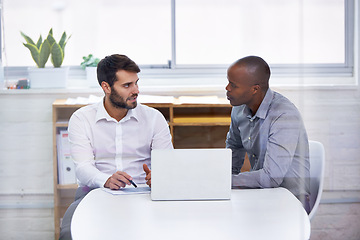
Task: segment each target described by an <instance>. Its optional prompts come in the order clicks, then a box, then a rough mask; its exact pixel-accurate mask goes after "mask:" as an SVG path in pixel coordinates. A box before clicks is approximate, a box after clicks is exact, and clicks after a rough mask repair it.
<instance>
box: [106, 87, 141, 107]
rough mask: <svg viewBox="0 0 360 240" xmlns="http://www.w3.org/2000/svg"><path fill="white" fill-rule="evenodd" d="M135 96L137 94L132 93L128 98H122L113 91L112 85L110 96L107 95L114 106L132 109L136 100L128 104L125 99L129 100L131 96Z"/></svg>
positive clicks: (135, 104)
mask: <svg viewBox="0 0 360 240" xmlns="http://www.w3.org/2000/svg"><path fill="white" fill-rule="evenodd" d="M137 96H138V94H133V95H131V96H130V97H129V98H127V99H126V100H124V98H123V97H121V96H120V95H119V94H118V93H117V92H116V91H115V89H113V87H111V93H110V96H109V100H110V102H111V104H112V105H113V106H114V107H116V108H125V109H133V108H136V106H137V102H136V101H135V102H133V103H132V104H131V105H130V104H127V100H129V99H130V98H133V97H137Z"/></svg>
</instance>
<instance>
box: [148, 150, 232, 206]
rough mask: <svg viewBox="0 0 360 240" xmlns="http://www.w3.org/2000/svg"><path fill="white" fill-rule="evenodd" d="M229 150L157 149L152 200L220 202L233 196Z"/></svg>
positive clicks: (154, 155) (153, 171) (153, 157)
mask: <svg viewBox="0 0 360 240" xmlns="http://www.w3.org/2000/svg"><path fill="white" fill-rule="evenodd" d="M231 155H232V152H231V150H230V149H154V150H152V152H151V199H152V200H216V199H217V200H221V199H230V196H231V161H232V160H231V159H232V157H231Z"/></svg>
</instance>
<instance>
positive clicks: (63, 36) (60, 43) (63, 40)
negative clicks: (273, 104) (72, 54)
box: [59, 32, 66, 50]
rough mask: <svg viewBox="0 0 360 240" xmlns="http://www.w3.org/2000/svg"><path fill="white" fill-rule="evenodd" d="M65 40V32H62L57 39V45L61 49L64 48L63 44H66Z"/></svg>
mask: <svg viewBox="0 0 360 240" xmlns="http://www.w3.org/2000/svg"><path fill="white" fill-rule="evenodd" d="M65 41H66V33H65V32H64V33H63V34H62V35H61V38H60V41H59V45H60V47H61V48H62V49H63V50H64V47H65V46H64V45H65V44H66V43H65Z"/></svg>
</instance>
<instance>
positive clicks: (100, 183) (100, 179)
mask: <svg viewBox="0 0 360 240" xmlns="http://www.w3.org/2000/svg"><path fill="white" fill-rule="evenodd" d="M109 177H111V175H109V174H106V173H102V172H100V173H99V174H98V175H97V176H96V178H95V185H96V186H97V187H101V188H103V187H104V185H105V183H106V181H107V180H108V179H109Z"/></svg>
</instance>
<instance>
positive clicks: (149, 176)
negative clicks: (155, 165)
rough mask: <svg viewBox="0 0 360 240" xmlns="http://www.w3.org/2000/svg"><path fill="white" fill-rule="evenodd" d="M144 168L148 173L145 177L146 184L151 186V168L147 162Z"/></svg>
mask: <svg viewBox="0 0 360 240" xmlns="http://www.w3.org/2000/svg"><path fill="white" fill-rule="evenodd" d="M143 169H144V171H145V173H146V177H145V180H146V184H147V185H149V187H151V170H150V169H149V167H148V166H147V165H146V164H144V165H143Z"/></svg>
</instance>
